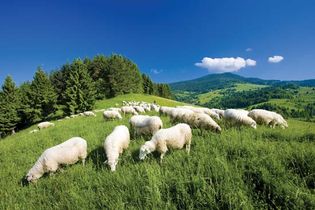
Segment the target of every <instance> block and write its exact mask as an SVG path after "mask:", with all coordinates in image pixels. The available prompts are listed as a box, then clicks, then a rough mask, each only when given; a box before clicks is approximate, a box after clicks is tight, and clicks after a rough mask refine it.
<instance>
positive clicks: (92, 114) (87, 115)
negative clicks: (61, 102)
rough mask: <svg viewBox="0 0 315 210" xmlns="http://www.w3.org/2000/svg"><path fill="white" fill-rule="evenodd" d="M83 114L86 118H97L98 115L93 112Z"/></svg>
mask: <svg viewBox="0 0 315 210" xmlns="http://www.w3.org/2000/svg"><path fill="white" fill-rule="evenodd" d="M82 114H83V115H84V116H86V117H89V116H93V117H96V114H95V113H94V112H92V111H86V112H83V113H82Z"/></svg>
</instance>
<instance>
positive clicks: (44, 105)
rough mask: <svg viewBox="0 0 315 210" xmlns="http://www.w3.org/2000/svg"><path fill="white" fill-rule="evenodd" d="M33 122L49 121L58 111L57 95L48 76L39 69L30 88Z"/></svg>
mask: <svg viewBox="0 0 315 210" xmlns="http://www.w3.org/2000/svg"><path fill="white" fill-rule="evenodd" d="M30 94H31V95H30V97H31V98H30V99H31V107H32V108H33V114H32V115H33V116H32V117H33V122H36V121H40V120H44V119H48V118H49V117H51V116H52V114H53V113H54V112H55V111H56V102H57V95H56V93H55V91H54V88H53V86H52V84H51V82H50V80H49V78H48V76H47V74H46V73H45V72H44V71H43V70H42V69H41V68H40V67H39V68H38V69H37V71H36V72H35V76H34V79H33V81H32V83H31V88H30Z"/></svg>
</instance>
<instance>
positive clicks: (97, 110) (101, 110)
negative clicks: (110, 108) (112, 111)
mask: <svg viewBox="0 0 315 210" xmlns="http://www.w3.org/2000/svg"><path fill="white" fill-rule="evenodd" d="M93 111H94V112H104V111H105V109H95V110H93Z"/></svg>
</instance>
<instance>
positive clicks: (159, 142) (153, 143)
mask: <svg viewBox="0 0 315 210" xmlns="http://www.w3.org/2000/svg"><path fill="white" fill-rule="evenodd" d="M148 111H155V112H159V114H160V115H166V116H168V117H169V118H170V120H171V122H172V123H173V124H175V125H174V126H172V127H170V128H163V122H162V120H161V119H160V117H159V116H149V115H142V114H143V113H145V112H148ZM95 112H103V117H104V119H105V120H116V119H117V120H120V119H122V115H123V116H126V114H132V115H133V116H132V117H131V118H130V120H129V123H130V131H129V129H128V127H127V126H125V125H119V126H116V127H115V128H114V130H113V131H112V132H111V133H110V134H109V135H108V136H107V137H106V139H105V141H104V144H103V146H104V151H105V153H106V156H107V160H106V161H105V163H107V164H108V165H109V167H110V169H111V171H115V170H116V166H117V163H118V158H119V156H120V155H121V154H122V153H123V151H124V150H126V149H127V148H128V146H129V143H130V136H131V135H133V136H140V135H146V136H152V138H151V140H150V141H146V142H145V144H144V145H142V146H141V147H140V151H139V159H140V160H143V159H145V157H146V156H147V155H148V154H150V153H152V152H154V151H157V152H159V153H160V161H162V160H163V157H164V155H165V153H166V152H167V151H168V149H169V148H172V149H182V148H183V147H184V146H185V148H186V151H187V152H188V153H189V151H190V144H191V139H192V131H191V128H197V129H200V130H201V131H202V130H211V131H213V132H216V133H221V131H222V129H221V127H220V126H219V124H218V123H217V122H219V121H220V120H221V119H224V120H225V121H226V122H228V123H230V124H232V125H244V126H249V127H252V128H254V129H256V127H257V124H265V125H268V126H270V127H272V128H274V127H275V126H280V127H281V128H287V127H288V124H287V122H286V121H285V119H284V118H283V117H282V116H281V115H280V114H277V113H276V112H271V111H267V110H263V109H254V110H251V111H246V110H242V109H227V110H221V109H209V108H203V107H192V106H177V107H166V106H159V105H157V104H155V103H151V104H150V103H146V102H135V101H133V102H126V101H123V106H122V107H121V108H117V107H115V108H109V109H106V110H105V109H103V110H95ZM77 116H96V114H95V113H94V112H92V111H87V112H83V113H81V114H79V115H75V116H74V115H73V116H70V117H66V118H73V117H77ZM50 126H54V123H50V122H42V123H39V124H38V128H39V129H44V128H48V127H50ZM37 131H38V130H33V131H31V132H32V133H33V132H37ZM130 133H131V135H130ZM86 157H87V142H86V140H84V139H83V138H80V137H73V138H71V139H69V140H67V141H65V142H63V143H61V144H59V145H56V146H54V147H51V148H49V149H47V150H45V151H44V152H43V154H42V155H41V156H40V157H39V159H38V160H37V162H36V163H35V164H34V166H33V167H32V168H31V169H30V170H29V172H28V173H27V175H26V179H27V181H28V182H34V181H36V180H37V179H39V178H40V177H42V176H43V174H45V173H53V172H56V171H57V170H58V168H59V166H60V165H64V164H74V163H76V162H78V161H79V160H82V162H83V165H84V163H85V159H86Z"/></svg>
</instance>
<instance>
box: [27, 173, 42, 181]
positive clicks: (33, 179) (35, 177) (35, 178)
mask: <svg viewBox="0 0 315 210" xmlns="http://www.w3.org/2000/svg"><path fill="white" fill-rule="evenodd" d="M25 179H26V180H27V181H28V182H31V183H35V182H36V181H37V180H38V179H39V177H37V176H35V175H34V174H32V173H28V174H27V175H26V177H25Z"/></svg>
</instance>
